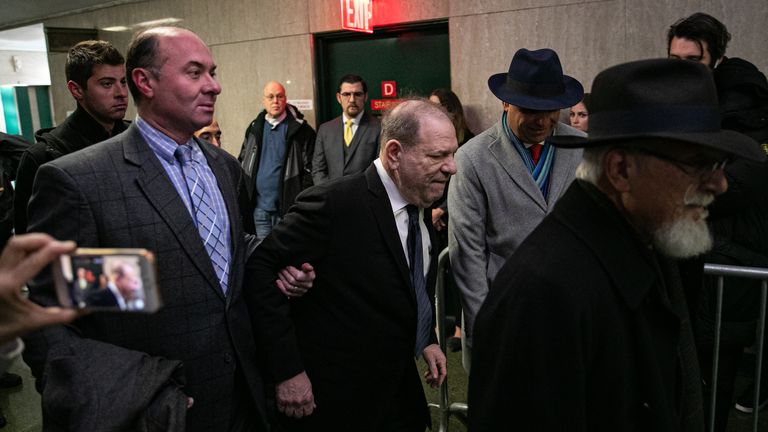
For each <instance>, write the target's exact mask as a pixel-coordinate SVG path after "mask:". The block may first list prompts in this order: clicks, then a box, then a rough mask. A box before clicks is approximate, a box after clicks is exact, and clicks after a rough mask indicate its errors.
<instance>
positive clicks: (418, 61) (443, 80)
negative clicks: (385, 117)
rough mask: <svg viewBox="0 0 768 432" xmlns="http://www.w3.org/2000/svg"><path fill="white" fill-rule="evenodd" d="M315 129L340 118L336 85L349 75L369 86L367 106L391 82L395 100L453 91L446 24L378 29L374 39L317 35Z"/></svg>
mask: <svg viewBox="0 0 768 432" xmlns="http://www.w3.org/2000/svg"><path fill="white" fill-rule="evenodd" d="M315 58H316V61H317V68H316V73H317V80H316V82H317V99H316V103H315V106H316V108H317V124H318V125H320V124H321V123H323V122H326V121H328V120H330V119H332V118H334V117H337V116H339V115H341V107H340V106H339V104H338V102H336V90H337V85H338V80H339V78H341V77H342V76H343V75H345V74H347V73H354V74H357V75H360V76H362V77H363V78H364V79H365V81H366V83H367V84H368V103H367V107H366V110H367V111H369V112H372V113H373V114H374V115H379V113H378V112H377V111H372V110H371V101H372V100H381V99H388V98H383V97H382V89H381V83H382V82H383V81H395V82H396V84H397V97H398V98H401V97H407V96H428V95H429V93H430V92H431V91H432V90H434V89H435V88H438V87H450V86H451V61H450V47H449V45H448V23H447V22H445V21H440V22H429V23H419V24H412V25H406V26H398V27H387V28H381V29H376V30H375V31H374V32H373V33H372V34H362V33H353V32H347V31H345V32H339V33H328V34H321V35H315Z"/></svg>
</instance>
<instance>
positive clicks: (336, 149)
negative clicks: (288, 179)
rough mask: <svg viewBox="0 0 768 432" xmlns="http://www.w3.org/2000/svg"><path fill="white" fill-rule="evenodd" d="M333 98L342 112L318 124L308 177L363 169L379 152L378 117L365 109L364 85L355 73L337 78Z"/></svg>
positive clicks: (323, 179) (324, 177)
mask: <svg viewBox="0 0 768 432" xmlns="http://www.w3.org/2000/svg"><path fill="white" fill-rule="evenodd" d="M336 100H337V101H339V105H341V110H342V114H341V115H340V116H339V117H336V118H335V119H333V120H331V121H328V122H325V123H323V124H321V125H320V128H319V129H318V130H317V141H315V154H314V157H313V158H312V181H313V182H314V184H316V185H318V184H321V183H323V182H326V181H328V180H333V179H335V178H339V177H343V176H346V175H351V174H357V173H360V172H363V171H365V169H366V168H368V165H370V164H371V162H373V160H374V159H376V156H378V154H379V133H380V132H381V124H380V123H379V119H377V118H375V117H373V116H371V115H370V114H368V113H366V112H365V103H366V102H367V101H368V85H367V84H366V83H365V81H363V78H362V77H360V76H359V75H352V74H347V75H344V76H343V77H341V80H339V90H338V91H337V92H336Z"/></svg>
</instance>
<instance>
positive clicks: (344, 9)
mask: <svg viewBox="0 0 768 432" xmlns="http://www.w3.org/2000/svg"><path fill="white" fill-rule="evenodd" d="M340 1H341V28H343V29H345V30H352V31H356V32H363V33H373V0H340Z"/></svg>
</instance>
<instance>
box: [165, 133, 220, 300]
mask: <svg viewBox="0 0 768 432" xmlns="http://www.w3.org/2000/svg"><path fill="white" fill-rule="evenodd" d="M173 155H174V156H175V157H176V159H177V160H178V161H179V163H180V164H181V171H182V173H184V180H185V181H186V183H187V191H188V192H189V201H190V204H192V214H193V216H194V217H195V225H197V230H198V232H199V233H200V239H201V240H202V241H203V244H204V245H205V250H206V251H208V256H210V257H211V264H213V269H214V270H215V271H216V276H217V277H218V278H219V283H220V284H221V290H222V291H223V292H224V294H226V293H227V282H228V280H229V263H228V262H227V258H226V256H227V254H226V250H225V246H224V243H223V242H222V241H221V236H222V232H221V228H220V227H219V224H218V223H217V220H218V217H219V216H218V215H217V214H216V210H215V209H214V208H213V206H211V197H210V196H209V195H208V192H206V190H205V186H204V185H203V181H202V179H201V178H200V177H201V175H200V173H199V172H198V171H197V170H198V167H197V161H195V160H193V159H192V148H191V147H190V146H188V145H179V146H178V147H176V151H175V152H174V153H173Z"/></svg>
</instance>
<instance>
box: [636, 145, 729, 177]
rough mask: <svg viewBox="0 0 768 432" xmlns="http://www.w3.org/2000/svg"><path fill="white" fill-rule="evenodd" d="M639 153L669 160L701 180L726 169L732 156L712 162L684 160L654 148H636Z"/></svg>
mask: <svg viewBox="0 0 768 432" xmlns="http://www.w3.org/2000/svg"><path fill="white" fill-rule="evenodd" d="M636 151H637V152H638V153H641V154H645V155H648V156H653V157H655V158H657V159H661V160H663V161H666V162H669V163H671V164H672V165H674V166H675V167H676V168H677V169H679V170H680V171H682V172H684V173H685V174H686V175H688V176H691V177H695V178H697V179H699V180H701V181H705V180H708V179H709V178H710V176H711V175H712V174H713V173H714V172H715V171H718V170H721V169H724V168H725V166H726V165H727V164H728V162H729V161H730V157H726V158H724V159H722V160H719V161H715V162H712V161H711V160H710V161H699V162H696V161H684V160H680V159H677V158H674V157H672V156H668V155H665V154H663V153H658V152H655V151H652V150H648V149H644V148H639V149H636Z"/></svg>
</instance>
